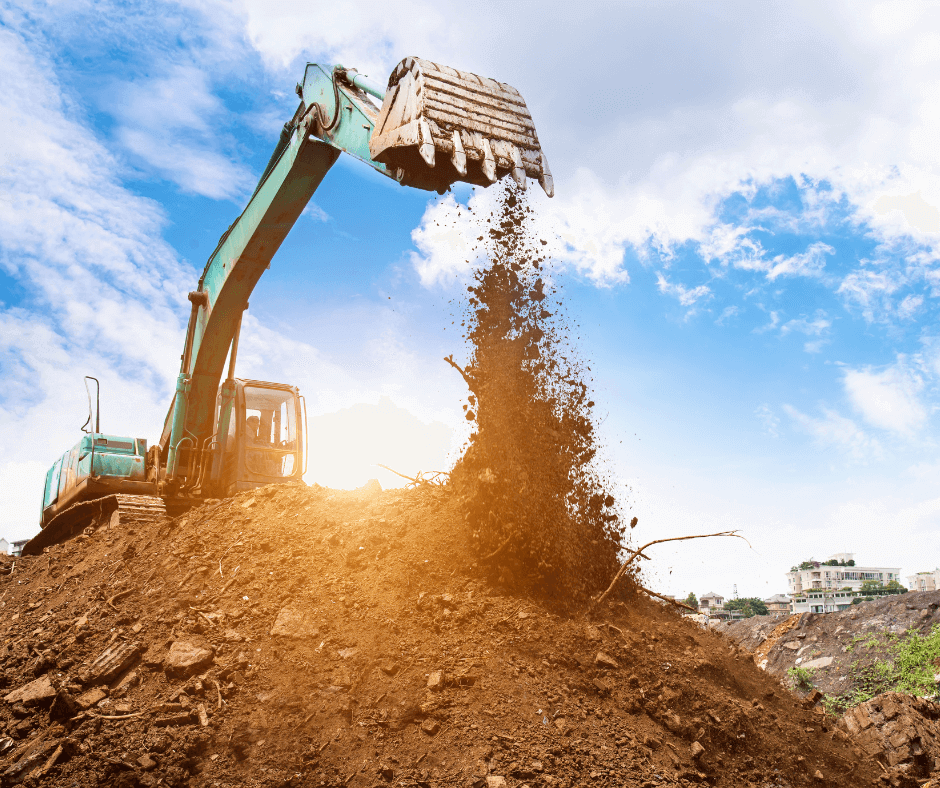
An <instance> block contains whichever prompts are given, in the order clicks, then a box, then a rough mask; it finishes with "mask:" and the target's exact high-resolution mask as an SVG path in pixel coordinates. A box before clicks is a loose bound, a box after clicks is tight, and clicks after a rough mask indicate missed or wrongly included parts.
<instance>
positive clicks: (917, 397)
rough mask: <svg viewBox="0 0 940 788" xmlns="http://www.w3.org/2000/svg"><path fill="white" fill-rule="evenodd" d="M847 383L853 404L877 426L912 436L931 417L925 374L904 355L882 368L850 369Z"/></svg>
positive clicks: (863, 416)
mask: <svg viewBox="0 0 940 788" xmlns="http://www.w3.org/2000/svg"><path fill="white" fill-rule="evenodd" d="M843 383H844V386H845V393H846V395H847V396H848V398H849V401H850V402H851V403H852V406H853V407H854V408H855V409H856V411H858V413H859V414H861V416H862V418H864V419H865V421H867V422H868V423H869V424H871V425H872V426H874V427H878V428H880V429H884V430H888V431H889V432H893V433H895V434H897V435H900V436H904V437H909V438H912V437H914V436H915V434H916V432H917V431H918V430H919V429H920V428H921V427H923V425H924V424H925V423H926V421H927V415H928V414H927V408H926V407H925V405H924V403H923V402H922V399H921V395H922V394H923V392H924V388H925V383H924V379H923V376H922V375H921V374H920V373H918V372H917V371H915V370H914V369H912V368H911V365H910V364H909V363H908V361H907V359H906V358H904V357H899V358H898V360H897V362H896V363H895V364H893V365H892V366H890V367H888V368H886V369H883V370H881V371H874V370H872V369H871V368H864V369H847V370H846V371H845V376H844V379H843Z"/></svg>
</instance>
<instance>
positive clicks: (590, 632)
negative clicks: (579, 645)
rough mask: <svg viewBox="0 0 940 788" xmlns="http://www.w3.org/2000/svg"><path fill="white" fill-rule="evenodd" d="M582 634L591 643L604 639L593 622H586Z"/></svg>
mask: <svg viewBox="0 0 940 788" xmlns="http://www.w3.org/2000/svg"><path fill="white" fill-rule="evenodd" d="M584 636H585V637H586V638H587V639H588V640H590V641H591V642H593V643H597V642H599V641H601V640H603V639H604V636H603V635H602V634H601V631H600V630H599V629H598V628H597V627H595V626H594V625H593V624H588V625H587V626H586V627H585V628H584Z"/></svg>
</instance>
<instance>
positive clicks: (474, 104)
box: [369, 57, 554, 195]
mask: <svg viewBox="0 0 940 788" xmlns="http://www.w3.org/2000/svg"><path fill="white" fill-rule="evenodd" d="M369 154H370V155H371V157H372V159H373V160H374V161H376V162H379V163H381V164H384V165H385V166H386V167H387V168H388V170H389V171H390V172H393V173H395V172H398V171H399V170H401V171H404V175H403V176H401V178H400V180H401V182H402V183H403V184H406V185H409V186H417V187H418V188H422V189H428V190H435V191H439V190H441V189H447V188H449V187H450V186H451V185H452V184H453V183H455V182H457V181H466V182H468V183H474V184H477V185H480V186H489V185H490V184H492V183H495V182H496V181H497V180H499V179H500V178H502V177H503V176H505V175H511V176H512V177H513V179H514V180H515V181H516V183H518V184H519V186H520V187H522V188H524V187H525V185H526V183H527V179H528V178H533V179H537V180H538V181H539V183H541V184H542V187H543V188H544V189H545V191H546V193H548V194H549V195H550V194H552V193H553V191H554V187H553V185H552V178H551V173H550V172H549V170H548V165H547V164H544V166H543V163H544V161H545V157H544V155H543V154H542V148H541V145H540V144H539V140H538V136H537V135H536V133H535V124H534V123H533V122H532V116H531V115H530V114H529V110H528V108H527V107H526V105H525V101H524V100H523V98H522V96H520V95H519V91H517V90H516V89H515V88H513V87H511V86H510V85H506V84H504V83H502V82H497V81H495V80H492V79H486V78H484V77H479V76H477V75H476V74H471V73H469V72H466V71H457V70H456V69H453V68H449V67H448V66H442V65H439V64H437V63H432V62H431V61H429V60H421V59H420V58H412V57H409V58H405V59H404V60H402V61H401V63H399V64H398V65H397V66H396V67H395V69H394V70H393V71H392V75H391V77H390V78H389V82H388V90H387V91H386V93H385V99H384V100H383V103H382V109H381V111H380V112H379V115H378V118H377V119H376V122H375V125H374V127H373V131H372V136H371V138H370V140H369ZM438 156H440V157H441V158H440V159H438Z"/></svg>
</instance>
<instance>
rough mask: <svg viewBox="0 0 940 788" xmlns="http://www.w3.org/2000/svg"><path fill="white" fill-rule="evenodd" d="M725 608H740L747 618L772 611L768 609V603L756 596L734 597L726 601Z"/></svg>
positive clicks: (764, 614)
mask: <svg viewBox="0 0 940 788" xmlns="http://www.w3.org/2000/svg"><path fill="white" fill-rule="evenodd" d="M725 610H740V611H741V615H743V616H744V617H745V618H750V617H751V616H766V615H768V614H769V612H770V611H768V610H767V605H765V604H764V602H763V600H761V599H758V598H757V597H756V596H748V597H741V598H740V599H732V600H730V601H728V602H725Z"/></svg>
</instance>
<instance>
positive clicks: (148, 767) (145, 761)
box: [137, 754, 157, 772]
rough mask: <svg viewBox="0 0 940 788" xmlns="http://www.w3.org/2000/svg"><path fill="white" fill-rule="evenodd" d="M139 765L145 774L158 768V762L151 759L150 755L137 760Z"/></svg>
mask: <svg viewBox="0 0 940 788" xmlns="http://www.w3.org/2000/svg"><path fill="white" fill-rule="evenodd" d="M137 765H138V766H139V767H140V768H141V769H143V770H144V771H145V772H149V771H152V770H153V769H156V768H157V762H156V761H155V760H154V759H153V758H151V757H150V756H149V755H146V754H145V755H141V756H140V757H139V758H138V759H137Z"/></svg>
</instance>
